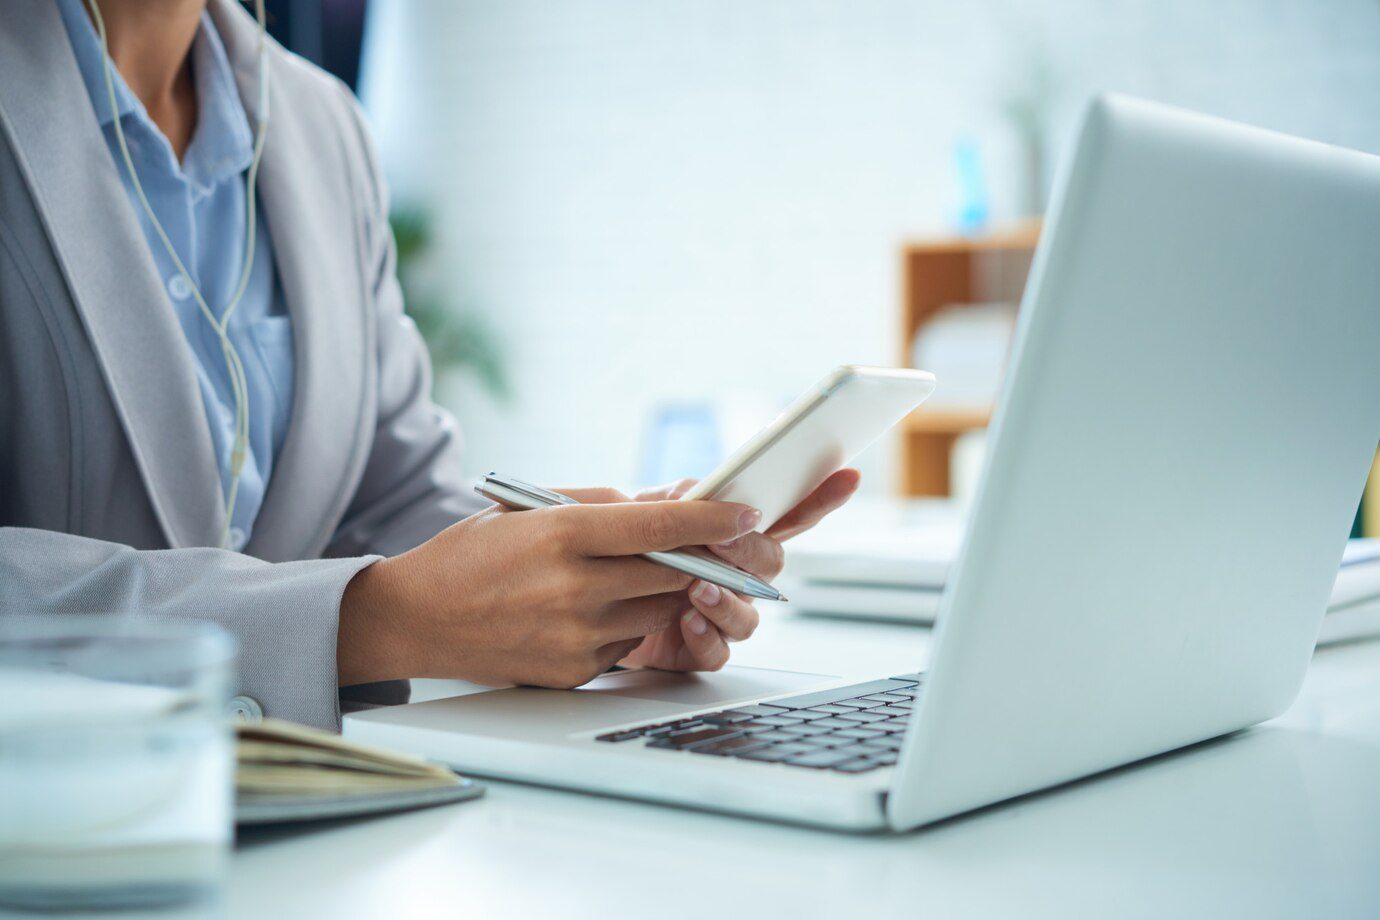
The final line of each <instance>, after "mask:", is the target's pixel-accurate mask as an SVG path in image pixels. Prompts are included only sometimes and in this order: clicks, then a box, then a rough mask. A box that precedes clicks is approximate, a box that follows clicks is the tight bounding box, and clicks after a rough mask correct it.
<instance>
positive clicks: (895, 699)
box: [872, 690, 915, 703]
mask: <svg viewBox="0 0 1380 920" xmlns="http://www.w3.org/2000/svg"><path fill="white" fill-rule="evenodd" d="M872 698H873V699H874V700H886V701H887V702H891V703H908V702H910V701H911V700H913V699H915V694H914V693H912V692H910V691H909V690H889V691H887V692H886V693H876V694H873V696H872Z"/></svg>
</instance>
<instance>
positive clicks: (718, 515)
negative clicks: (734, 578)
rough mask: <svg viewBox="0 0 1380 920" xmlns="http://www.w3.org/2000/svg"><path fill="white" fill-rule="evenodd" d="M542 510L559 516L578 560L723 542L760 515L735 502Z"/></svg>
mask: <svg viewBox="0 0 1380 920" xmlns="http://www.w3.org/2000/svg"><path fill="white" fill-rule="evenodd" d="M544 510H548V511H549V512H550V513H551V515H552V518H553V519H556V518H557V517H559V519H560V520H561V522H562V523H561V525H560V526H561V527H563V528H564V532H565V539H566V540H567V541H568V545H569V546H570V547H571V548H572V549H573V550H574V551H575V552H577V553H579V554H581V555H584V556H635V555H637V554H638V553H646V552H652V551H654V550H668V549H678V548H679V547H682V546H702V545H704V544H707V543H726V542H728V541H729V540H733V539H736V538H737V537H739V536H741V535H743V534H745V533H748V532H749V531H751V530H752V529H753V528H755V527H756V526H757V525H758V524H759V523H761V520H762V513H761V512H760V511H757V510H756V509H755V508H750V507H748V506H747V505H743V504H739V503H737V502H711V501H704V502H680V501H655V502H621V503H618V504H610V505H566V506H562V507H559V508H551V509H544Z"/></svg>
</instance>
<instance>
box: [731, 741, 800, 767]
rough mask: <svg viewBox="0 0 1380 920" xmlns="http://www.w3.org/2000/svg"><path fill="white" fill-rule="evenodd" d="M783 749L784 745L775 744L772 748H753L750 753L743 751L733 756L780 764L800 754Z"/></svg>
mask: <svg viewBox="0 0 1380 920" xmlns="http://www.w3.org/2000/svg"><path fill="white" fill-rule="evenodd" d="M781 748H782V745H779V744H773V745H771V746H770V747H760V748H753V749H752V750H750V751H743V752H742V753H739V754H734V755H733V756H734V757H737V758H739V759H741V760H760V761H762V762H763V763H780V762H781V761H783V760H787V759H789V758H791V757H794V756H795V755H796V754H798V753H800V752H799V751H783V750H781Z"/></svg>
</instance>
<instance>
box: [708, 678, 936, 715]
mask: <svg viewBox="0 0 1380 920" xmlns="http://www.w3.org/2000/svg"><path fill="white" fill-rule="evenodd" d="M908 686H909V684H908V683H906V682H904V681H900V680H888V679H883V680H872V681H868V682H867V683H865V684H854V685H853V686H851V687H836V688H834V689H833V690H820V691H818V692H816V693H806V694H802V695H801V696H792V697H787V698H786V699H784V700H772V701H771V703H769V704H767V705H771V706H777V707H779V708H782V709H814V708H815V707H817V706H824V705H826V704H828V703H837V702H839V701H840V700H847V699H849V698H850V697H856V696H866V695H867V694H869V693H884V692H886V691H887V690H900V689H904V688H905V687H908ZM752 708H753V707H751V706H743V707H739V708H738V709H736V710H733V711H734V712H747V711H750V710H751V709H752ZM753 715H766V713H753Z"/></svg>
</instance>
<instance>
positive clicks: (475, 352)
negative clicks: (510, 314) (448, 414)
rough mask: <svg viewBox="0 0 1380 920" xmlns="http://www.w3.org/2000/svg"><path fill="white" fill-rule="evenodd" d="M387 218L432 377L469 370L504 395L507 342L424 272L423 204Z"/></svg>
mask: <svg viewBox="0 0 1380 920" xmlns="http://www.w3.org/2000/svg"><path fill="white" fill-rule="evenodd" d="M388 222H389V224H390V225H391V227H392V228H393V240H394V243H395V245H396V246H397V251H398V269H397V270H398V283H399V284H400V285H401V286H402V291H403V303H404V304H405V305H406V309H407V315H408V316H410V317H412V321H413V322H414V323H416V324H417V331H418V332H420V333H421V335H422V339H423V340H425V342H426V347H427V351H428V352H429V353H430V355H431V367H432V370H433V372H434V378H433V379H435V380H439V379H440V378H441V377H443V376H445V375H447V374H449V373H451V372H455V371H462V370H463V371H468V372H469V373H471V374H473V375H474V377H475V378H476V379H477V380H478V381H479V382H480V384H481V385H482V386H483V387H484V389H485V391H486V392H488V394H489V395H490V396H492V397H493V398H495V399H497V400H500V401H506V400H507V399H508V398H509V396H510V395H511V393H512V389H511V384H510V381H509V378H508V371H507V363H506V361H505V359H504V349H503V344H502V341H501V339H500V337H499V335H498V333H497V332H496V331H495V330H494V327H493V325H492V324H491V323H490V322H489V321H488V320H487V319H486V318H485V317H484V315H483V314H481V313H479V312H478V311H476V310H473V309H470V308H468V307H461V306H458V305H455V304H452V303H450V302H449V301H448V300H447V298H446V297H445V296H444V295H443V294H442V293H441V292H440V285H438V284H436V283H434V282H433V281H430V280H429V279H428V278H427V277H426V255H427V252H428V250H429V249H430V246H431V217H430V215H429V214H427V212H426V211H425V210H423V209H421V208H414V207H400V208H396V209H394V211H393V213H392V214H391V215H389V218H388Z"/></svg>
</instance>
